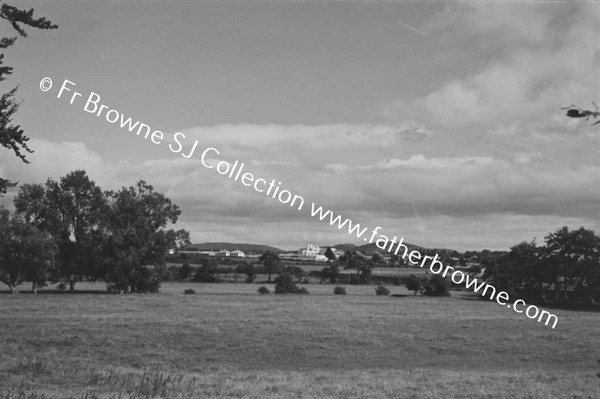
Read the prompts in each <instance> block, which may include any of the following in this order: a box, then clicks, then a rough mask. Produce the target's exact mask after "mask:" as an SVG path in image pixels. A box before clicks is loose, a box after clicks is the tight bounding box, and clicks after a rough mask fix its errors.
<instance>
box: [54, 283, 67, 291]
mask: <svg viewBox="0 0 600 399" xmlns="http://www.w3.org/2000/svg"><path fill="white" fill-rule="evenodd" d="M56 289H57V290H58V291H64V290H66V289H67V285H66V284H65V283H58V285H57V286H56Z"/></svg>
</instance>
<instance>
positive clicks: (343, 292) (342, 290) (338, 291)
mask: <svg viewBox="0 0 600 399" xmlns="http://www.w3.org/2000/svg"><path fill="white" fill-rule="evenodd" d="M333 293H334V294H335V295H346V288H344V287H342V286H339V285H338V286H337V287H335V288H334V289H333Z"/></svg>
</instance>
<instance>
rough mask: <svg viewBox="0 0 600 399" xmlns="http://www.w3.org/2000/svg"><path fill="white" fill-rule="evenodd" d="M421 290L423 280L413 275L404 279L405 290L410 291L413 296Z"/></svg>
mask: <svg viewBox="0 0 600 399" xmlns="http://www.w3.org/2000/svg"><path fill="white" fill-rule="evenodd" d="M422 288H423V280H422V279H421V278H419V277H417V276H415V275H414V274H411V275H410V277H408V278H407V279H406V289H407V290H409V291H412V292H413V294H414V295H417V292H419V291H420V290H421V289H422Z"/></svg>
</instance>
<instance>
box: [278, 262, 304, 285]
mask: <svg viewBox="0 0 600 399" xmlns="http://www.w3.org/2000/svg"><path fill="white" fill-rule="evenodd" d="M282 272H283V273H288V274H290V275H291V276H294V277H296V278H297V279H298V282H299V283H300V282H301V281H302V279H303V278H305V277H307V276H308V273H306V271H305V270H304V269H303V268H301V267H300V266H286V267H285V268H284V269H283V271H282Z"/></svg>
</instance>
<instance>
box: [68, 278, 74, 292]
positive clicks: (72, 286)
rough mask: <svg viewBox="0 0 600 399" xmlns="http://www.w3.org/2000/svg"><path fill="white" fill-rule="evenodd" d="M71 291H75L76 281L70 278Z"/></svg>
mask: <svg viewBox="0 0 600 399" xmlns="http://www.w3.org/2000/svg"><path fill="white" fill-rule="evenodd" d="M69 292H75V281H73V280H69Z"/></svg>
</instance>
